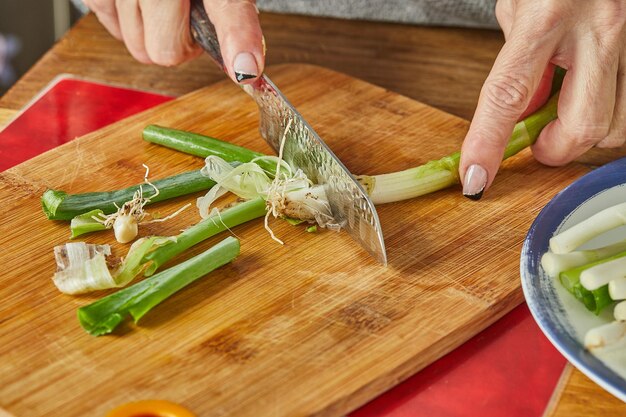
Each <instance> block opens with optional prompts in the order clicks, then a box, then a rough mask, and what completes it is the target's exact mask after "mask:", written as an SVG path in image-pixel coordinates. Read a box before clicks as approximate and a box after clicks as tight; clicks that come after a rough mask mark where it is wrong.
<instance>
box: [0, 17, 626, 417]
mask: <svg viewBox="0 0 626 417" xmlns="http://www.w3.org/2000/svg"><path fill="white" fill-rule="evenodd" d="M261 24H262V26H263V29H264V34H265V37H266V40H267V44H268V55H267V64H268V65H272V64H279V63H286V62H306V63H312V64H317V65H321V66H325V67H327V68H331V69H334V70H337V71H341V72H344V73H346V74H349V75H352V76H355V77H358V78H361V79H364V80H366V81H369V82H371V83H373V84H377V85H380V86H382V87H385V88H387V89H389V90H392V91H395V92H398V93H401V94H403V95H405V96H408V97H410V98H413V99H415V100H419V101H421V102H423V103H426V104H429V105H431V106H434V107H437V108H439V109H442V110H444V111H447V112H449V113H452V114H455V115H457V116H460V117H463V118H465V119H471V117H472V114H473V112H474V108H475V105H476V101H477V98H478V94H479V91H480V88H481V85H482V82H483V81H484V79H485V78H486V76H487V74H488V72H489V69H490V68H491V65H492V63H493V60H494V58H495V57H496V55H497V53H498V51H499V49H500V47H501V46H502V44H503V38H502V36H501V34H500V33H499V32H497V31H489V30H475V29H459V28H429V27H418V26H411V25H399V24H391V23H374V22H353V21H343V20H335V19H326V18H311V17H302V16H285V15H279V14H262V15H261ZM62 73H71V74H75V75H78V76H82V77H86V78H92V79H96V80H101V81H108V82H111V83H117V84H120V85H124V86H132V87H136V88H140V89H147V90H153V91H157V92H161V93H167V94H172V95H181V94H184V93H188V92H191V91H193V90H195V89H198V88H200V87H203V86H206V85H208V84H211V83H213V82H216V81H219V80H222V79H223V74H222V73H221V72H220V71H218V70H217V68H216V67H215V66H214V65H213V64H212V63H211V62H210V61H209V59H208V58H207V57H201V58H199V59H196V60H195V61H193V62H190V63H187V64H184V65H181V66H179V67H176V68H161V67H156V66H146V65H142V64H139V63H137V62H135V61H134V60H133V59H132V57H131V56H130V55H129V54H128V53H127V52H126V50H125V48H124V47H123V45H122V44H121V43H120V42H118V41H116V40H115V39H113V38H112V37H111V36H110V35H108V33H107V32H106V31H105V30H104V29H103V28H102V26H101V25H100V24H99V23H98V21H97V20H96V19H95V18H94V17H93V16H87V17H86V18H83V19H82V20H81V21H80V22H79V23H78V24H77V25H75V26H74V28H73V29H72V30H70V31H69V32H68V33H67V34H66V35H65V36H64V37H63V38H62V39H61V40H60V41H59V42H58V43H57V44H56V45H55V46H54V47H53V48H52V49H51V50H50V51H49V52H48V53H47V54H46V55H45V56H44V57H43V58H42V59H41V60H40V61H39V62H38V63H37V64H36V65H34V66H33V67H32V68H31V70H30V71H29V72H28V73H27V74H26V75H25V76H24V77H23V78H22V79H21V80H20V81H18V82H17V83H16V84H15V85H14V86H13V88H11V90H9V92H7V94H5V95H4V96H3V97H2V98H0V129H1V128H2V126H3V125H4V123H6V122H7V121H8V119H9V118H10V116H12V115H13V114H14V111H15V110H19V109H20V108H21V107H23V106H24V105H25V104H26V103H27V102H28V101H29V100H31V99H32V98H33V97H34V96H35V95H36V94H37V93H38V92H39V91H40V90H41V89H42V88H43V87H44V86H45V85H46V84H47V83H48V82H50V81H51V80H52V79H53V78H54V77H56V76H57V75H59V74H62ZM617 152H619V154H626V149H624V148H623V149H621V150H619V151H617ZM615 158H616V151H610V152H609V151H600V150H593V151H592V152H589V153H588V154H587V155H585V156H584V157H583V158H581V159H582V160H583V161H584V162H587V163H589V164H592V165H599V164H602V163H605V162H607V161H609V160H612V159H615ZM600 412H601V413H602V415H604V416H613V415H615V416H618V415H620V416H623V415H626V404H624V403H622V402H621V401H619V400H617V399H615V398H614V397H613V396H611V395H610V394H608V393H606V392H605V391H603V390H602V389H601V388H599V387H598V386H597V385H595V384H594V383H593V382H591V381H590V380H589V379H588V378H586V377H585V376H584V375H582V374H581V373H580V372H579V371H577V370H575V369H574V368H572V367H571V366H570V365H568V366H567V367H566V369H565V371H564V374H563V377H562V381H561V384H559V386H558V387H556V389H555V393H554V396H553V399H552V401H551V403H550V405H549V406H548V408H547V410H546V412H545V416H549V417H561V416H563V417H565V416H567V417H570V416H571V417H573V416H579V415H580V416H583V415H589V414H590V413H591V414H599V413H600Z"/></svg>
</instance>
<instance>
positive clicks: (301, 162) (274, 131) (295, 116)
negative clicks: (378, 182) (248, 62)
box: [191, 0, 387, 265]
mask: <svg viewBox="0 0 626 417" xmlns="http://www.w3.org/2000/svg"><path fill="white" fill-rule="evenodd" d="M191 27H192V29H193V36H194V38H195V40H196V41H197V42H198V43H199V44H200V45H201V46H202V48H203V49H204V50H205V51H206V52H207V53H208V54H209V55H210V56H211V58H213V60H214V61H215V62H216V63H217V64H218V65H219V66H220V68H222V70H224V69H225V67H224V61H223V59H222V54H221V52H220V46H219V43H218V41H217V35H216V33H215V27H214V26H213V24H212V23H211V21H210V20H209V18H208V16H207V14H206V11H205V9H204V4H203V1H202V0H192V2H191ZM244 91H246V92H247V93H248V94H250V96H252V98H253V99H254V101H255V102H256V104H257V105H258V107H259V113H260V123H259V125H260V126H259V130H260V131H261V135H262V136H263V138H264V139H265V141H266V142H267V143H268V144H269V145H270V146H272V147H273V148H274V150H278V148H279V146H280V141H281V138H282V137H283V134H284V135H285V137H286V139H285V144H284V150H283V158H284V159H285V161H287V162H288V163H289V164H291V165H292V166H294V167H296V168H300V169H301V170H302V171H303V172H304V173H305V174H306V175H307V176H308V177H309V179H310V180H311V181H313V182H314V183H317V184H324V185H325V187H326V188H325V190H326V194H327V197H328V200H329V203H330V206H331V210H332V213H333V217H334V218H335V219H336V220H337V221H338V222H339V224H340V225H341V227H342V228H343V229H345V230H346V231H347V232H348V233H349V234H350V236H352V237H353V238H354V239H355V240H356V241H357V242H359V244H360V245H361V246H362V247H363V248H364V249H365V250H367V251H368V252H369V253H370V254H371V255H372V256H373V257H374V258H376V260H377V261H379V262H380V263H382V264H384V265H386V264H387V254H386V252H385V242H384V240H383V234H382V230H381V227H380V220H379V219H378V214H377V213H376V208H375V207H374V204H373V203H372V201H371V200H370V199H369V197H368V196H367V194H366V193H365V191H364V190H363V188H362V187H361V185H360V184H359V183H358V182H357V181H356V180H355V179H354V177H353V176H352V174H350V172H349V171H348V170H347V169H346V167H345V166H344V165H343V164H342V163H341V161H340V160H339V159H338V158H337V157H336V156H335V155H334V154H333V152H332V151H331V150H330V148H329V147H328V146H327V145H326V144H325V143H324V141H323V140H322V139H321V138H320V137H319V136H318V135H317V133H315V131H314V130H313V128H312V127H311V126H310V125H309V124H308V123H307V122H306V121H305V120H304V118H303V117H302V116H301V115H300V113H298V111H297V110H296V109H295V108H294V107H293V106H292V105H291V103H289V101H287V99H286V98H285V96H284V95H283V94H282V93H281V92H280V91H279V90H278V88H277V87H276V86H275V85H274V83H272V82H271V81H270V79H269V78H268V77H267V76H266V75H262V76H261V77H259V79H258V80H257V81H256V82H255V83H254V84H250V85H246V86H244ZM290 121H291V123H290V124H289V122H290ZM287 126H289V130H288V131H287V132H285V129H286V127H287Z"/></svg>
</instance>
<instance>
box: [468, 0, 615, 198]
mask: <svg viewBox="0 0 626 417" xmlns="http://www.w3.org/2000/svg"><path fill="white" fill-rule="evenodd" d="M496 16H497V18H498V22H499V23H500V26H501V27H502V30H503V32H504V35H505V38H506V43H505V44H504V46H503V48H502V50H501V51H500V53H499V55H498V57H497V58H496V61H495V63H494V65H493V68H492V70H491V73H490V74H489V76H488V77H487V80H486V81H485V84H484V85H483V88H482V90H481V93H480V98H479V100H478V106H477V108H476V112H475V114H474V118H473V120H472V124H471V125H470V129H469V131H468V133H467V136H466V138H465V142H464V143H463V148H462V152H461V163H460V168H459V174H460V175H461V178H462V179H463V194H465V195H466V196H468V197H470V198H474V199H478V198H480V197H481V195H482V192H483V191H484V190H485V189H486V188H489V186H490V185H491V183H492V181H493V179H494V177H495V175H496V172H497V171H498V168H499V166H500V161H501V160H502V156H503V152H504V147H505V145H506V143H507V141H508V138H509V136H510V134H511V132H512V130H513V126H514V125H515V123H516V122H517V120H518V119H520V118H523V117H525V115H527V114H529V113H532V112H533V111H535V110H536V109H537V108H538V107H540V106H541V105H542V104H543V103H544V102H545V101H546V100H547V98H548V95H549V93H550V87H551V81H552V76H553V74H554V67H555V65H558V66H561V67H563V68H565V69H567V74H566V76H565V79H564V81H563V86H562V88H561V94H560V96H559V107H558V119H557V120H555V121H553V122H551V123H550V124H548V125H547V126H546V128H545V129H544V130H543V131H542V132H541V134H540V136H539V138H538V139H537V142H536V143H535V145H533V147H532V151H533V154H534V156H535V158H536V159H537V160H538V161H539V162H542V163H544V164H546V165H553V166H556V165H563V164H566V163H568V162H570V161H572V160H574V159H575V158H577V157H578V156H580V155H582V154H583V153H584V152H586V151H587V150H589V149H590V148H591V147H593V146H598V147H607V148H609V147H619V146H621V145H623V144H624V139H625V138H626V77H625V75H626V32H625V23H626V1H623V0H585V1H577V0H498V3H497V5H496Z"/></svg>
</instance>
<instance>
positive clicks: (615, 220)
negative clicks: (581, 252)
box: [550, 203, 626, 253]
mask: <svg viewBox="0 0 626 417" xmlns="http://www.w3.org/2000/svg"><path fill="white" fill-rule="evenodd" d="M623 225H626V203H621V204H616V205H614V206H612V207H609V208H606V209H604V210H602V211H599V212H598V213H596V214H594V215H593V216H591V217H589V218H587V219H585V220H583V221H582V222H580V223H577V224H575V225H574V226H572V227H570V228H569V229H567V230H565V231H564V232H561V233H559V234H558V235H555V236H553V237H552V238H551V239H550V250H551V251H552V252H554V253H568V252H571V251H573V250H575V249H576V248H578V247H579V246H581V245H582V244H584V243H585V242H587V241H589V240H591V239H593V238H594V237H596V236H600V235H601V234H602V233H604V232H607V231H609V230H612V229H615V228H617V227H620V226H623Z"/></svg>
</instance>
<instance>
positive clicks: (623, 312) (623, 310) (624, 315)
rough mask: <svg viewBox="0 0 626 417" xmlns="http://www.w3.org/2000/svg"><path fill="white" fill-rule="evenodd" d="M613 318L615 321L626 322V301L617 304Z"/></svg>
mask: <svg viewBox="0 0 626 417" xmlns="http://www.w3.org/2000/svg"><path fill="white" fill-rule="evenodd" d="M613 316H614V317H615V320H619V321H624V322H626V301H622V302H621V303H617V304H616V305H615V308H614V309H613Z"/></svg>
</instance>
